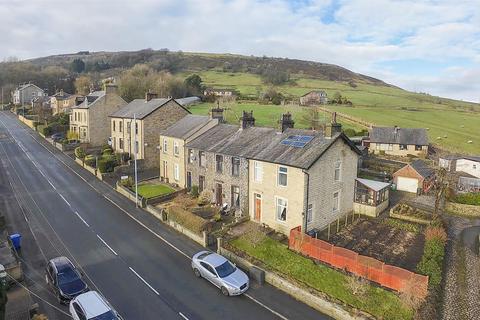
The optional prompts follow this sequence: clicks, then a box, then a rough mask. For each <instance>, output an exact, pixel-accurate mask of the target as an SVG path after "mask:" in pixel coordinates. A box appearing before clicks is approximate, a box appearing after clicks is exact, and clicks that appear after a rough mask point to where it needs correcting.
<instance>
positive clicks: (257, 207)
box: [253, 193, 262, 221]
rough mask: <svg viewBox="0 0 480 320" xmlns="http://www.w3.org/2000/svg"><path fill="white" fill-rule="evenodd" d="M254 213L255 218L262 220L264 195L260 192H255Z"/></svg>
mask: <svg viewBox="0 0 480 320" xmlns="http://www.w3.org/2000/svg"><path fill="white" fill-rule="evenodd" d="M253 198H254V213H255V220H256V221H260V219H261V217H262V195H261V194H258V193H254V195H253Z"/></svg>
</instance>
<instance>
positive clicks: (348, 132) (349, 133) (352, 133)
mask: <svg viewBox="0 0 480 320" xmlns="http://www.w3.org/2000/svg"><path fill="white" fill-rule="evenodd" d="M343 133H344V134H345V135H346V136H347V137H355V135H356V134H357V133H356V132H355V130H353V129H351V128H348V129H345V130H343Z"/></svg>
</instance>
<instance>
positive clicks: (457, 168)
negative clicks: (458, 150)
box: [438, 156, 480, 178]
mask: <svg viewBox="0 0 480 320" xmlns="http://www.w3.org/2000/svg"><path fill="white" fill-rule="evenodd" d="M438 165H439V166H440V167H442V168H445V169H447V170H448V171H450V172H464V173H467V174H468V175H470V176H474V177H477V178H480V156H458V157H455V156H453V157H440V158H439V160H438Z"/></svg>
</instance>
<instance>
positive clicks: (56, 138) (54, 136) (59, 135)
mask: <svg viewBox="0 0 480 320" xmlns="http://www.w3.org/2000/svg"><path fill="white" fill-rule="evenodd" d="M51 138H52V140H53V141H55V142H57V141H60V140H63V139H65V133H63V132H57V133H54V134H52V136H51Z"/></svg>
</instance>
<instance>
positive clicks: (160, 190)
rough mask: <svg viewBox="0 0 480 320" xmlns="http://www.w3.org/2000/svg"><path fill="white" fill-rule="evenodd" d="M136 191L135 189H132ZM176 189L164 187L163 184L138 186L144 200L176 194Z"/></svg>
mask: <svg viewBox="0 0 480 320" xmlns="http://www.w3.org/2000/svg"><path fill="white" fill-rule="evenodd" d="M132 188H133V190H134V191H135V187H132ZM174 191H175V189H173V188H171V187H169V186H166V185H163V184H149V183H144V184H139V185H138V194H139V195H141V196H142V197H143V198H146V199H150V198H153V197H157V196H162V195H165V194H169V193H172V192H174Z"/></svg>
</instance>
